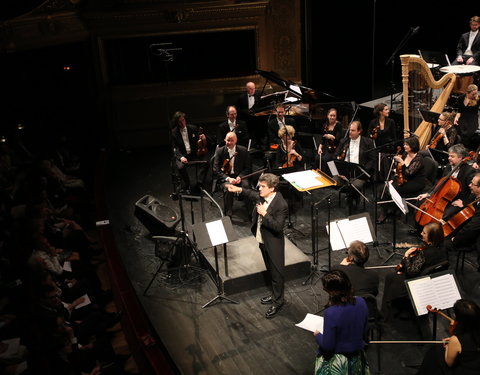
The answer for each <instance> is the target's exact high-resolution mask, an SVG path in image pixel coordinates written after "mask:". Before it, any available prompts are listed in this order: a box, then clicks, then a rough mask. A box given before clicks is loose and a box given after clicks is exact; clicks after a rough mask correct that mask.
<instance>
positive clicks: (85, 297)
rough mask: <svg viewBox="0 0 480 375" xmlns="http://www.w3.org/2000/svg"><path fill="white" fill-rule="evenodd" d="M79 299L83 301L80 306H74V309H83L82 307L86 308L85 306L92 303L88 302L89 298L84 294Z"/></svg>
mask: <svg viewBox="0 0 480 375" xmlns="http://www.w3.org/2000/svg"><path fill="white" fill-rule="evenodd" d="M80 298H84V301H83V302H82V303H81V304H79V305H77V306H75V309H79V308H81V307H83V306H87V305H90V304H91V303H92V301H90V297H89V296H88V294H84V295H83V296H82V297H80Z"/></svg>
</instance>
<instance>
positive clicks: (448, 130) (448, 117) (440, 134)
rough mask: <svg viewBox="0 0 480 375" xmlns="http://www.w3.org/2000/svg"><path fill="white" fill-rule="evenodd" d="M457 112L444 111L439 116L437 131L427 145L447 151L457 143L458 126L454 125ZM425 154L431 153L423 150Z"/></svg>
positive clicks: (422, 152)
mask: <svg viewBox="0 0 480 375" xmlns="http://www.w3.org/2000/svg"><path fill="white" fill-rule="evenodd" d="M455 117H456V113H455V112H443V113H441V114H440V116H438V125H437V127H436V128H435V130H436V131H435V133H434V135H433V137H432V140H431V141H430V144H429V145H428V146H427V147H429V148H431V149H435V150H439V151H446V150H448V148H449V147H450V146H453V145H454V144H456V143H457V134H458V131H457V127H456V126H454V121H455ZM421 154H422V155H423V156H427V155H429V153H428V151H426V150H423V151H421Z"/></svg>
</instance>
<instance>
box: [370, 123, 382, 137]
mask: <svg viewBox="0 0 480 375" xmlns="http://www.w3.org/2000/svg"><path fill="white" fill-rule="evenodd" d="M379 131H380V124H378V125H377V126H375V127H374V128H373V129H372V132H371V133H370V138H371V139H373V140H374V141H375V140H376V139H377V138H378V132H379Z"/></svg>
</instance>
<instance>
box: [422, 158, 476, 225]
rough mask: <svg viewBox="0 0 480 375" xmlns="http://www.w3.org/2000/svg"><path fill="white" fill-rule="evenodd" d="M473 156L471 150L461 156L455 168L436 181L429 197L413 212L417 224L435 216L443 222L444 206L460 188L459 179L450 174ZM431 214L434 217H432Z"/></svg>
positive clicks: (430, 219)
mask: <svg viewBox="0 0 480 375" xmlns="http://www.w3.org/2000/svg"><path fill="white" fill-rule="evenodd" d="M474 156H475V155H472V152H470V155H469V156H467V157H465V158H463V159H462V161H461V162H460V163H458V165H457V166H456V167H455V168H452V170H451V171H450V173H449V174H448V175H447V176H445V177H442V178H441V179H440V181H438V183H437V185H436V186H435V188H434V189H433V190H432V192H431V193H430V194H429V195H430V197H427V198H426V199H425V201H424V202H423V203H422V204H421V205H420V207H419V208H420V209H419V210H418V211H417V213H416V214H415V221H416V222H417V223H418V224H419V225H421V226H424V225H427V224H428V223H430V222H432V220H435V219H434V218H436V219H437V220H438V221H439V222H441V223H442V224H443V223H444V222H443V221H442V220H441V219H442V217H443V213H444V212H445V208H446V207H447V205H448V204H449V203H451V202H452V201H453V199H455V197H456V196H457V194H458V193H459V192H460V188H461V183H460V181H459V180H458V179H457V178H455V177H452V174H453V173H455V172H456V171H457V170H458V169H459V168H460V167H461V166H462V165H463V164H464V163H466V162H467V161H468V160H470V159H472V158H473V157H474ZM426 213H428V214H426ZM432 216H433V217H434V218H432Z"/></svg>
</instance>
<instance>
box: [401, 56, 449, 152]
mask: <svg viewBox="0 0 480 375" xmlns="http://www.w3.org/2000/svg"><path fill="white" fill-rule="evenodd" d="M400 60H401V62H402V85H403V129H404V130H405V134H410V132H411V131H412V129H410V127H411V124H410V118H413V117H414V116H416V113H415V105H414V104H413V103H414V99H413V96H412V95H410V94H409V87H410V86H411V85H409V78H411V77H412V76H414V77H415V79H417V80H419V81H421V84H422V85H426V86H427V87H429V88H431V89H433V90H437V91H440V90H441V93H440V95H439V96H438V98H437V100H436V101H435V103H434V104H433V105H432V107H431V108H430V111H432V112H437V113H441V112H443V108H444V107H445V105H446V104H447V100H448V98H449V97H450V93H451V92H452V89H453V86H454V85H455V80H456V78H457V77H456V76H455V74H454V73H448V74H445V75H444V76H443V77H441V78H440V79H439V80H438V81H436V80H435V78H434V77H433V75H432V72H431V71H430V68H429V67H428V65H427V63H426V62H425V60H423V59H422V58H421V57H420V56H418V55H401V56H400ZM410 83H411V82H410ZM442 89H443V90H442ZM412 91H413V90H412ZM410 102H412V103H410ZM414 134H415V135H416V136H418V138H419V139H418V140H419V142H420V149H421V150H422V149H424V148H425V147H426V146H427V145H428V143H429V142H430V138H431V137H432V126H431V124H430V123H429V122H426V121H422V122H421V123H420V124H419V125H418V127H417V128H416V129H415V131H414Z"/></svg>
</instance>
